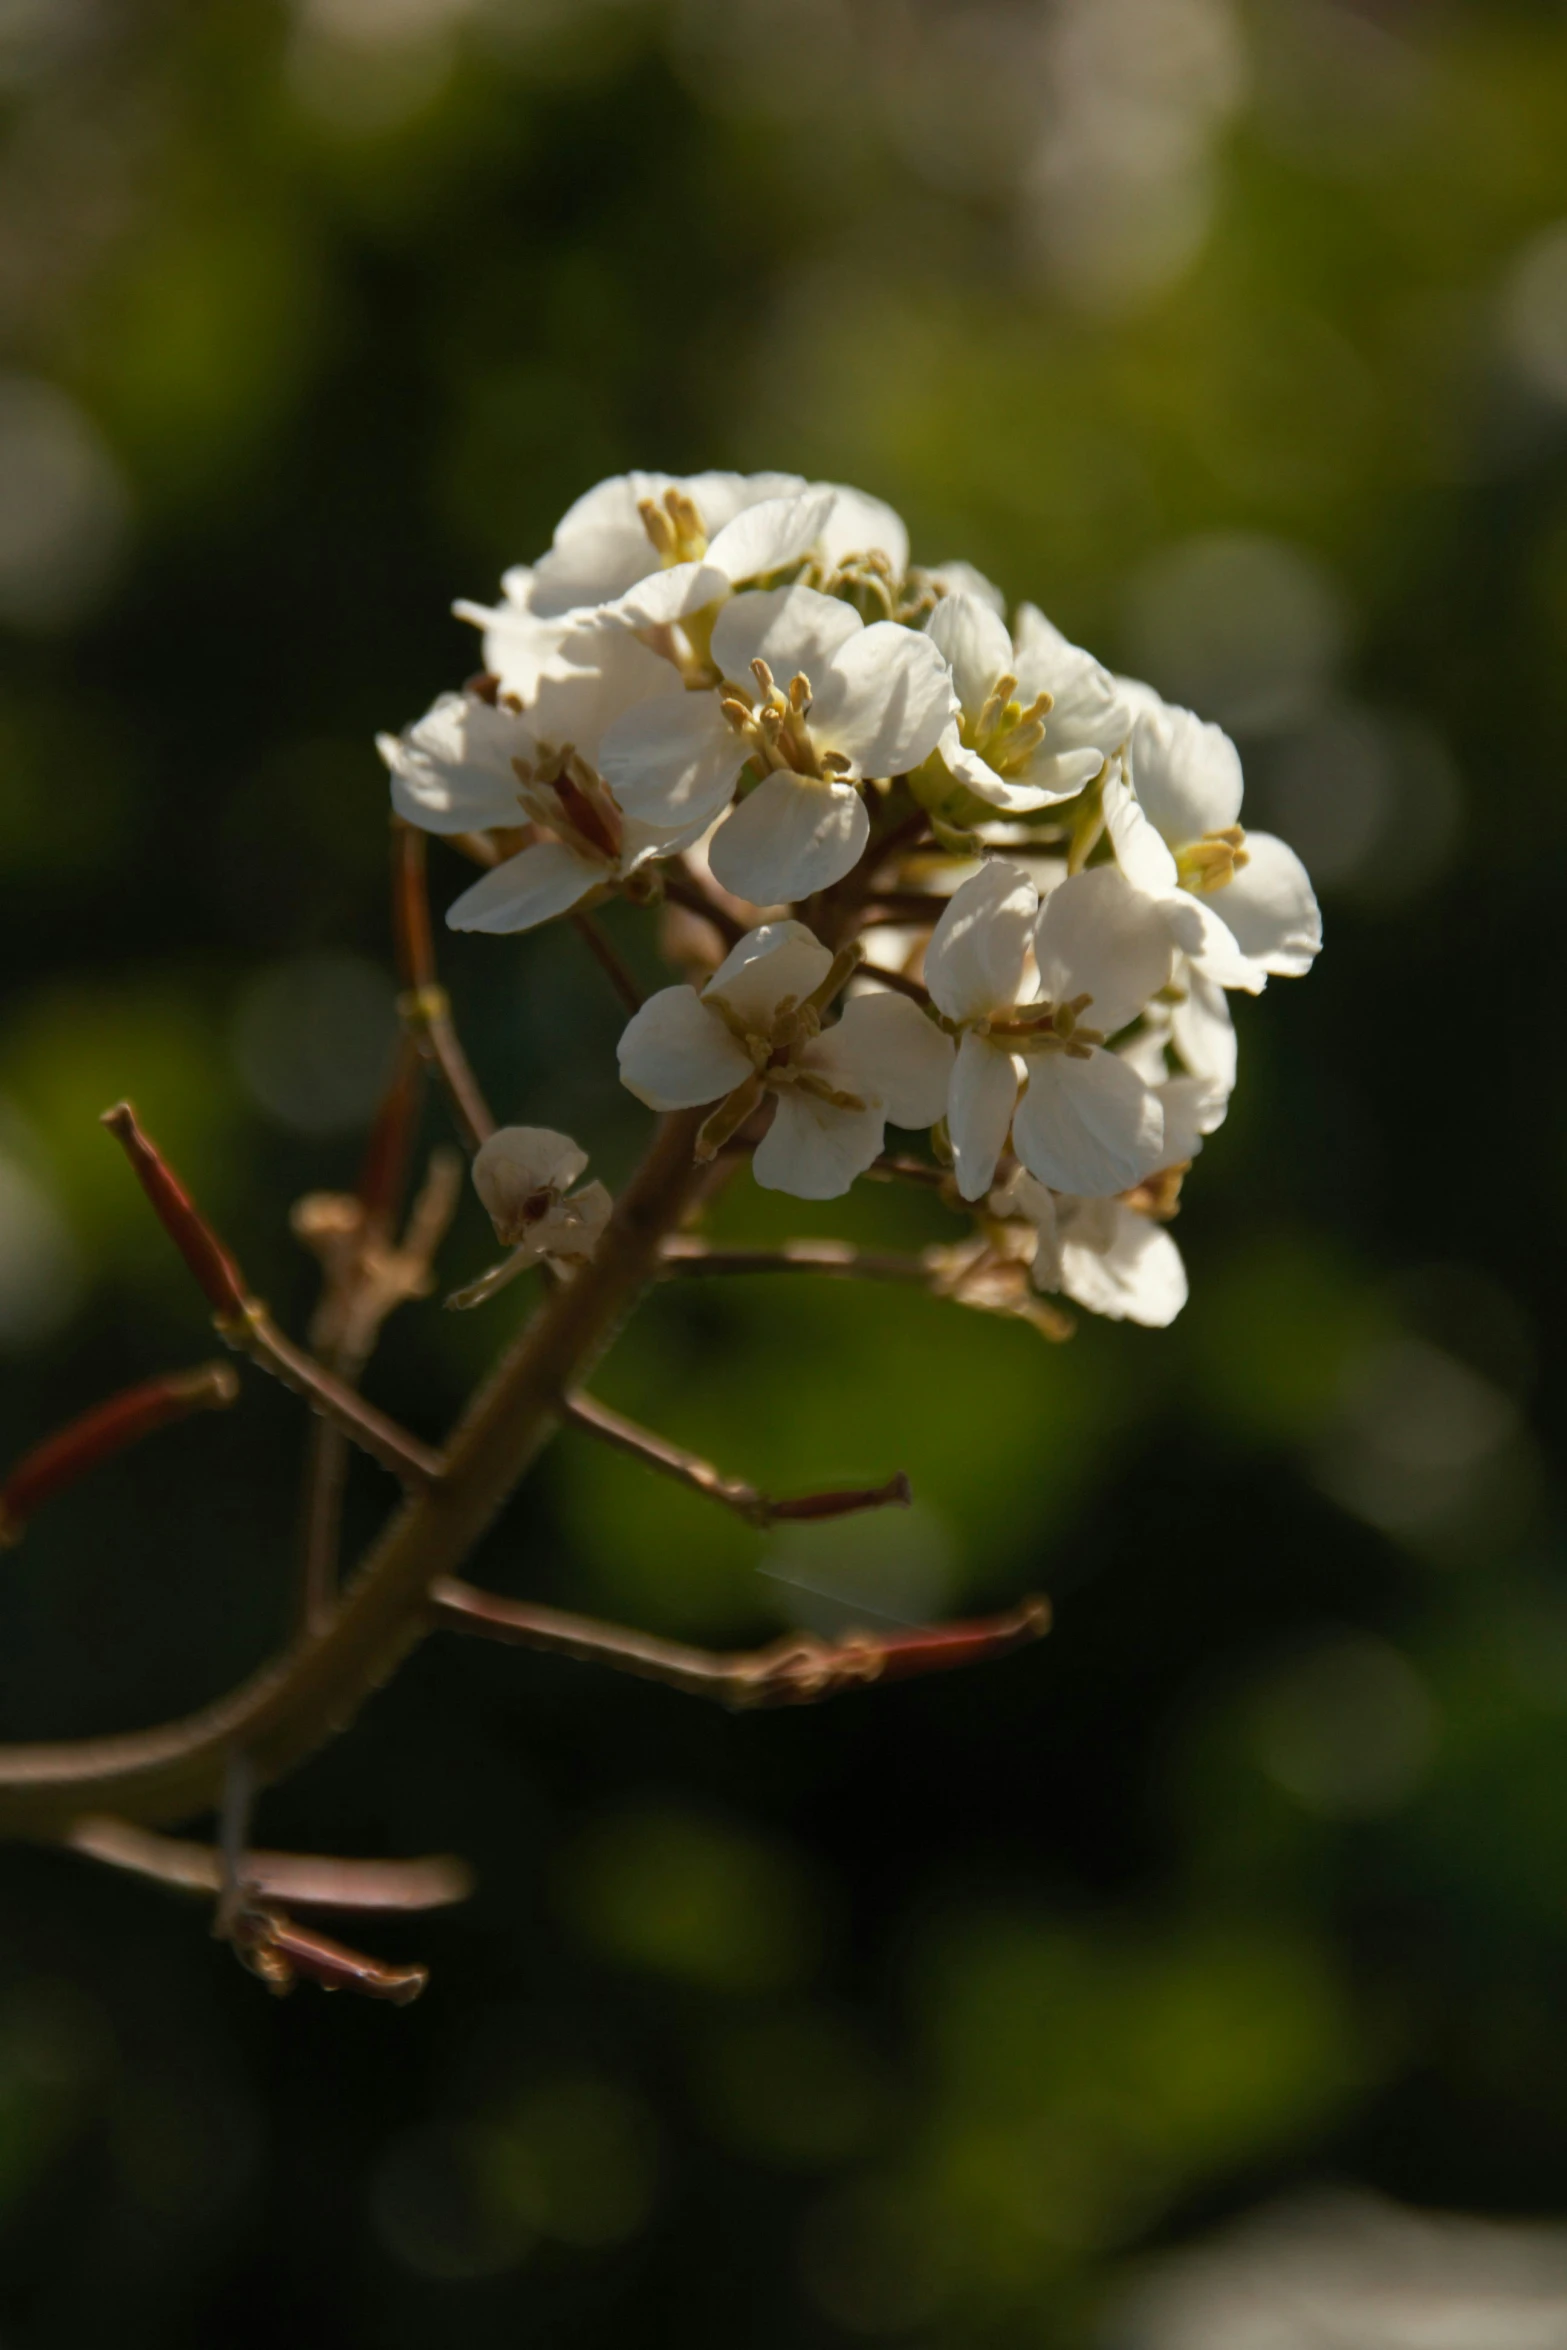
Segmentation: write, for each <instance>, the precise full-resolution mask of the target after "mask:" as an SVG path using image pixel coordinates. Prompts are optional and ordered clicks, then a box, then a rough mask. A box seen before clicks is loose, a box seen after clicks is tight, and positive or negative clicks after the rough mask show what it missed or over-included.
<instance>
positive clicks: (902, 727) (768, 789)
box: [604, 587, 953, 905]
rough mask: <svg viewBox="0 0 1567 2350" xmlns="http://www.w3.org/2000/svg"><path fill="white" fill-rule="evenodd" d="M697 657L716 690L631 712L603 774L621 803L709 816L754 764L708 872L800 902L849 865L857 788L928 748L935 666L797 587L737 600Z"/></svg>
mask: <svg viewBox="0 0 1567 2350" xmlns="http://www.w3.org/2000/svg"><path fill="white" fill-rule="evenodd" d="M712 653H713V661H714V663H715V665H716V666H717V668H718V670H719V672H720V674H721V675H722V677H723V678H724V680H725V689H724V690H723V692H722V693H721V694H704V693H693V694H688V695H687V696H686V698H685V701H684V702H683V703H681V704H675V703H669V704H667V705H661V706H657V707H654V708H652V709H649V710H640V711H633V712H632V713H631V714H630V715H629V716H628V717H627V718H626V719H624V720H623V721H622V722H621V723H620V725H618V726H617V727H616V728H615V729H614V730H613V732H612V735H611V737H610V739H609V740H608V741H606V743H605V745H604V762H605V773H606V775H607V777H608V778H609V780H610V782H611V784H612V785H613V787H614V789H615V791H616V792H617V794H618V796H619V798H620V800H621V803H622V805H623V806H624V807H625V808H626V809H627V811H628V813H635V814H638V815H642V816H645V817H646V818H648V819H649V820H650V821H656V822H661V823H666V824H668V823H673V822H678V821H682V820H684V819H685V818H686V817H687V816H689V817H692V818H695V819H696V820H697V821H698V822H701V823H710V822H711V821H712V819H713V818H714V817H715V816H717V815H718V814H719V813H720V812H721V811H722V809H723V808H724V807H725V805H726V804H727V802H728V800H729V798H730V795H731V793H732V792H733V789H734V786H735V782H736V780H737V779H738V777H739V775H740V772H741V770H742V768H743V767H745V766H746V765H747V764H748V763H754V765H755V766H756V767H758V768H760V769H761V770H762V774H761V780H760V781H759V782H758V783H757V784H756V786H755V788H754V789H753V790H752V791H751V792H750V793H749V794H748V795H747V796H746V798H744V799H743V800H742V801H741V802H740V804H739V806H738V807H737V808H736V809H735V810H734V811H733V813H732V814H731V815H730V816H729V817H728V819H727V820H726V822H725V823H724V825H723V827H722V829H721V830H720V831H719V832H718V834H717V835H716V837H715V838H714V840H713V842H712V845H711V848H710V850H709V859H710V862H711V865H712V869H713V873H714V875H715V877H716V878H717V880H718V881H719V882H720V883H721V884H722V886H723V887H724V888H725V889H728V890H732V891H733V892H734V893H735V895H736V896H737V897H741V898H746V899H748V900H749V901H750V902H751V903H752V904H753V905H773V904H777V903H780V902H782V901H784V900H787V899H791V898H803V897H808V896H809V895H810V894H811V892H812V891H813V890H818V889H826V888H828V887H830V885H831V884H832V883H833V882H835V881H840V880H841V879H842V878H843V876H844V875H845V874H846V873H849V872H851V871H852V870H853V868H854V866H855V865H856V864H857V863H858V862H859V859H860V856H861V854H862V852H863V850H864V848H865V844H866V842H867V840H868V839H869V837H870V820H869V817H868V816H867V814H866V811H865V805H864V802H863V800H862V799H861V796H860V792H859V789H858V785H859V783H860V782H861V781H862V780H864V779H865V778H868V777H884V776H892V775H899V774H902V773H904V772H905V771H906V770H907V769H908V768H910V767H914V766H917V765H918V764H919V762H920V761H921V760H922V759H923V758H925V756H926V755H927V753H928V752H929V751H931V750H932V749H933V748H934V746H935V743H936V741H937V738H938V737H939V736H940V734H941V732H942V730H943V728H944V727H945V726H946V724H947V722H948V719H949V717H950V715H951V711H952V707H953V693H952V683H951V679H950V677H949V676H948V673H947V665H946V663H945V661H944V660H943V659H942V657H941V655H940V653H939V652H938V651H937V649H936V647H935V645H934V644H932V643H931V641H930V640H929V638H927V637H925V636H922V635H921V634H919V633H918V631H916V630H912V629H908V628H902V627H899V626H898V625H897V623H896V622H893V621H887V620H879V621H874V622H872V624H871V625H870V626H869V627H867V626H866V625H865V622H864V621H863V620H862V619H861V617H860V615H859V613H858V612H857V611H856V610H855V609H854V607H853V605H852V604H849V603H846V602H844V601H843V600H842V599H841V598H839V597H836V596H824V595H820V594H818V593H817V591H816V590H815V589H813V588H805V587H792V588H773V589H768V590H765V591H753V592H751V593H749V594H746V595H741V596H736V597H735V598H734V599H733V600H732V601H731V602H730V603H728V604H726V605H725V606H724V609H723V611H722V612H721V613H720V614H719V616H718V621H717V625H716V626H715V627H714V630H713V640H712ZM778 680H784V681H786V682H785V683H784V684H783V685H780V684H779V683H778V682H776V681H778Z"/></svg>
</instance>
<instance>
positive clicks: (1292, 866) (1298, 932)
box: [1213, 832, 1322, 979]
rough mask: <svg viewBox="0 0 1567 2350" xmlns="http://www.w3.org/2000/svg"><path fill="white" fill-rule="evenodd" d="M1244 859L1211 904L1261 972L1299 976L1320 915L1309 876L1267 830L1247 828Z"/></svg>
mask: <svg viewBox="0 0 1567 2350" xmlns="http://www.w3.org/2000/svg"><path fill="white" fill-rule="evenodd" d="M1246 853H1247V862H1246V863H1245V864H1244V865H1243V866H1242V867H1241V868H1240V871H1239V872H1238V873H1237V874H1236V876H1235V878H1234V880H1233V881H1231V882H1229V883H1227V884H1226V886H1225V887H1224V888H1223V889H1222V890H1218V891H1216V892H1215V894H1214V899H1213V903H1214V907H1215V909H1216V911H1217V912H1218V914H1219V915H1220V917H1221V919H1222V920H1223V922H1224V923H1225V925H1226V927H1227V928H1228V929H1229V930H1231V931H1233V932H1234V934H1235V938H1236V941H1237V943H1238V945H1239V946H1240V949H1241V951H1242V953H1243V954H1247V955H1250V956H1252V957H1253V958H1254V959H1255V960H1256V961H1257V962H1259V963H1260V964H1261V965H1262V967H1263V969H1264V970H1265V971H1276V972H1278V973H1279V974H1280V976H1281V977H1283V978H1286V979H1299V978H1302V977H1303V976H1304V975H1305V973H1306V972H1308V971H1309V970H1310V969H1311V966H1312V963H1313V961H1314V960H1315V958H1316V956H1317V955H1318V953H1319V952H1320V951H1321V947H1322V916H1321V914H1320V913H1319V912H1318V909H1317V901H1316V897H1315V896H1314V894H1313V892H1312V887H1311V876H1310V875H1309V874H1308V872H1307V871H1306V868H1305V866H1304V865H1303V864H1302V863H1301V861H1300V859H1299V857H1297V856H1296V854H1295V852H1294V850H1293V849H1292V848H1290V847H1289V846H1288V845H1287V844H1286V843H1285V842H1284V841H1281V840H1278V839H1276V838H1275V836H1274V835H1273V834H1272V833H1271V832H1248V833H1247V835H1246Z"/></svg>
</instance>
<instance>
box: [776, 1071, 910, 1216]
mask: <svg viewBox="0 0 1567 2350" xmlns="http://www.w3.org/2000/svg"><path fill="white" fill-rule="evenodd" d="M884 1126H885V1114H884V1113H883V1112H882V1111H881V1110H880V1109H864V1110H835V1109H834V1108H833V1106H832V1104H831V1102H821V1101H815V1100H813V1099H812V1097H811V1096H810V1095H809V1094H804V1093H798V1092H796V1091H795V1090H794V1088H793V1087H792V1086H791V1087H788V1088H786V1089H785V1091H784V1092H782V1093H780V1094H779V1096H778V1111H777V1115H776V1116H775V1118H774V1119H773V1122H772V1124H771V1126H769V1128H768V1129H767V1132H766V1133H765V1134H764V1135H763V1137H762V1139H761V1141H760V1142H759V1143H758V1144H757V1146H756V1151H755V1154H754V1155H753V1157H752V1160H751V1173H752V1175H753V1176H754V1177H755V1178H756V1181H757V1182H758V1183H759V1184H760V1185H761V1186H762V1189H763V1190H764V1191H788V1192H792V1193H793V1194H794V1196H795V1198H796V1199H840V1198H841V1197H842V1196H843V1194H844V1193H845V1192H846V1191H847V1190H848V1188H849V1186H850V1185H851V1184H852V1183H853V1181H854V1178H855V1176H856V1175H863V1174H864V1172H865V1170H866V1168H867V1167H868V1166H869V1165H870V1163H871V1161H872V1160H873V1159H874V1158H876V1157H877V1156H878V1155H879V1154H880V1151H881V1146H882V1139H883V1130H884Z"/></svg>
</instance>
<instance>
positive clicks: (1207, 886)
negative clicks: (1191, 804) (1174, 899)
mask: <svg viewBox="0 0 1567 2350" xmlns="http://www.w3.org/2000/svg"><path fill="white" fill-rule="evenodd" d="M1245 842H1246V835H1245V832H1244V831H1243V830H1242V828H1241V826H1240V825H1238V824H1227V825H1225V827H1224V829H1223V831H1222V832H1205V833H1204V834H1203V836H1202V838H1201V840H1194V841H1188V843H1187V845H1186V847H1185V848H1184V849H1178V850H1177V851H1176V855H1175V870H1176V872H1177V873H1178V874H1179V876H1180V880H1181V887H1182V888H1183V889H1189V890H1191V891H1192V893H1193V895H1194V896H1197V897H1203V896H1205V895H1206V894H1207V893H1208V892H1209V891H1210V890H1215V889H1224V888H1226V887H1227V886H1228V884H1229V883H1230V882H1232V881H1233V880H1234V879H1235V876H1236V874H1237V873H1239V871H1240V869H1241V867H1242V866H1243V865H1248V864H1250V862H1251V859H1250V856H1249V855H1248V853H1247V850H1246V846H1245Z"/></svg>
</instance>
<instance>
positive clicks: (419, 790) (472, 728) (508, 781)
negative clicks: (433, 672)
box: [376, 694, 532, 832]
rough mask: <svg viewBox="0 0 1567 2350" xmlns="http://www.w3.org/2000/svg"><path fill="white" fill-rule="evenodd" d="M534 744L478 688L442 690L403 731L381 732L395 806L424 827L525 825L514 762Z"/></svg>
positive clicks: (515, 721) (379, 747)
mask: <svg viewBox="0 0 1567 2350" xmlns="http://www.w3.org/2000/svg"><path fill="white" fill-rule="evenodd" d="M531 748H532V745H531V744H530V742H529V739H528V736H527V733H526V731H525V730H524V728H523V726H522V724H521V722H520V721H519V719H518V718H517V716H516V714H515V712H514V711H511V710H507V709H505V708H501V709H494V708H492V707H491V705H490V704H489V703H488V702H486V701H483V700H482V699H481V698H480V696H479V695H477V694H442V695H441V697H440V699H439V701H437V702H435V703H434V704H433V705H432V706H431V708H430V709H428V710H427V711H426V712H425V714H424V716H423V717H422V718H420V719H417V720H416V721H415V723H414V724H413V725H412V726H410V727H407V728H406V729H405V730H404V732H403V733H402V734H400V735H393V734H381V735H377V737H376V749H377V750H378V751H379V752H380V754H381V756H382V758H383V759H384V760H385V762H386V764H387V767H388V768H389V769H390V771H391V777H392V805H393V807H394V808H395V809H396V810H397V813H398V815H399V816H401V817H402V819H403V821H404V823H405V824H416V825H417V826H418V827H419V829H420V831H421V832H483V831H484V830H485V829H486V827H487V826H489V825H491V824H520V823H521V821H522V808H521V805H520V803H519V801H518V798H517V775H516V770H515V769H514V768H513V766H512V760H513V758H514V757H520V756H526V754H527V753H528V751H529V750H530V749H531Z"/></svg>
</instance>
